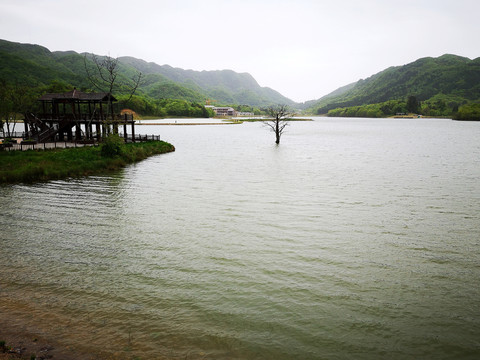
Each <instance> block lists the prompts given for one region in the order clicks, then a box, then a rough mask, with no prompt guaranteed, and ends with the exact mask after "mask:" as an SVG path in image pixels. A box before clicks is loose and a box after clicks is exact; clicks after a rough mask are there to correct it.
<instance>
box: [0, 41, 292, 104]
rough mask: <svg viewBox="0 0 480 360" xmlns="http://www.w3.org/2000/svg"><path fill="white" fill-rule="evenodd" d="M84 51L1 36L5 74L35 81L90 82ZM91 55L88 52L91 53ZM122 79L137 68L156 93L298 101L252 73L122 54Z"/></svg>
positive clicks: (146, 88) (231, 100)
mask: <svg viewBox="0 0 480 360" xmlns="http://www.w3.org/2000/svg"><path fill="white" fill-rule="evenodd" d="M84 55H85V54H79V53H77V52H75V51H55V52H51V51H50V50H48V49H47V48H45V47H43V46H40V45H33V44H21V43H15V42H9V41H6V40H0V61H2V66H1V67H0V78H3V79H5V80H8V81H13V82H18V83H22V84H28V85H32V86H38V85H41V84H43V85H48V84H49V82H51V81H61V82H65V83H69V84H72V85H74V86H77V87H79V88H81V87H88V86H90V84H89V83H88V81H87V77H86V72H85V68H84ZM87 55H88V54H87ZM118 61H119V65H121V66H120V67H119V73H120V75H121V76H120V77H121V81H123V82H128V79H129V78H130V76H129V75H131V74H133V73H134V72H135V71H137V70H138V71H140V72H142V73H143V74H144V81H143V82H142V85H141V86H140V87H139V89H138V92H139V93H140V94H143V95H147V96H150V97H152V98H157V99H158V98H170V99H184V100H189V101H196V102H201V103H203V102H204V101H205V100H206V99H212V100H213V101H215V102H217V103H219V104H239V105H250V106H268V105H272V104H278V103H282V104H288V105H291V106H294V105H295V104H296V103H295V102H294V101H292V100H290V99H288V98H286V97H285V96H283V95H281V94H280V93H279V92H277V91H275V90H273V89H270V88H268V87H261V86H260V85H259V84H258V83H257V81H256V80H255V79H254V78H253V77H252V76H251V75H250V74H248V73H237V72H235V71H232V70H218V71H194V70H184V69H180V68H174V67H172V66H169V65H158V64H156V63H152V62H146V61H144V60H141V59H137V58H134V57H130V56H125V57H120V58H118Z"/></svg>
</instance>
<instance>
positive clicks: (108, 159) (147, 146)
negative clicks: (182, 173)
mask: <svg viewBox="0 0 480 360" xmlns="http://www.w3.org/2000/svg"><path fill="white" fill-rule="evenodd" d="M101 149H102V148H101V147H92V146H89V147H83V148H72V149H55V150H42V151H40V150H39V151H36V150H27V151H0V184H6V183H21V182H37V181H47V180H55V179H65V178H69V177H80V176H87V175H93V174H101V173H105V172H109V171H114V170H117V169H120V168H122V167H124V166H126V165H128V164H131V163H134V162H137V161H140V160H143V159H146V158H147V157H149V156H152V155H156V154H163V153H167V152H171V151H175V147H174V146H173V145H171V144H169V143H167V142H164V141H148V142H141V143H133V144H124V145H123V146H122V151H121V154H120V155H118V156H105V155H102V151H101Z"/></svg>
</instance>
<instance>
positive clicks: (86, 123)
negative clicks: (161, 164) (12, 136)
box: [25, 89, 135, 142]
mask: <svg viewBox="0 0 480 360" xmlns="http://www.w3.org/2000/svg"><path fill="white" fill-rule="evenodd" d="M38 100H39V101H40V102H41V103H42V105H41V106H42V113H41V114H37V115H34V114H26V115H25V133H26V135H27V136H28V137H29V138H31V139H35V140H37V141H38V142H46V141H54V140H59V141H64V140H69V141H73V140H75V141H94V140H97V141H101V139H102V137H105V136H106V135H107V134H109V133H111V132H114V133H118V128H119V126H123V135H124V137H125V140H127V139H128V138H129V137H128V135H127V126H128V125H130V126H131V139H135V121H134V120H133V115H131V114H123V115H119V114H114V112H113V102H115V101H117V99H116V98H115V97H114V96H113V95H112V94H110V93H84V92H81V91H78V90H77V89H73V90H72V91H69V92H66V93H59V94H45V95H43V96H42V97H40V98H39V99H38Z"/></svg>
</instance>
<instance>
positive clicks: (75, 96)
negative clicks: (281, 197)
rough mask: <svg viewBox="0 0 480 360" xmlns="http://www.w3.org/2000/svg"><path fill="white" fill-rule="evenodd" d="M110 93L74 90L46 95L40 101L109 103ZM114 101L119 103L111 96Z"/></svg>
mask: <svg viewBox="0 0 480 360" xmlns="http://www.w3.org/2000/svg"><path fill="white" fill-rule="evenodd" d="M109 95H110V93H108V92H101V93H85V92H82V91H78V90H77V89H73V90H72V91H68V92H65V93H56V94H52V93H49V94H44V95H43V96H42V97H40V98H39V99H38V100H39V101H54V100H77V101H108V99H109ZM110 97H111V100H112V101H117V99H116V98H115V97H114V96H113V95H110Z"/></svg>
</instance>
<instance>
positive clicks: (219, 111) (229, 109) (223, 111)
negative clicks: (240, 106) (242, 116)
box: [213, 106, 237, 116]
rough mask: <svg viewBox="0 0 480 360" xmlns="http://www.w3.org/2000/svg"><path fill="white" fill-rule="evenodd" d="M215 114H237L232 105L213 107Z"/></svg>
mask: <svg viewBox="0 0 480 360" xmlns="http://www.w3.org/2000/svg"><path fill="white" fill-rule="evenodd" d="M213 111H214V112H215V115H216V116H237V112H236V111H235V109H234V108H232V107H216V106H215V107H213Z"/></svg>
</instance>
